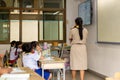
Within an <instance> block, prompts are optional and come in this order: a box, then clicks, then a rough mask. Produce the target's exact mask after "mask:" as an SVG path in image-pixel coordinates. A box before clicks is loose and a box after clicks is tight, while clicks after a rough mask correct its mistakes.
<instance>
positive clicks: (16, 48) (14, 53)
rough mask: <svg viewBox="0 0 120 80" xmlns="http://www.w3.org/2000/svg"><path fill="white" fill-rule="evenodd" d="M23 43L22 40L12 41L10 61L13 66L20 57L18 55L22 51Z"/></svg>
mask: <svg viewBox="0 0 120 80" xmlns="http://www.w3.org/2000/svg"><path fill="white" fill-rule="evenodd" d="M21 45H22V42H21V41H12V42H11V48H10V60H9V63H11V66H13V65H14V64H16V61H17V59H18V55H19V54H20V52H21V51H22V49H21V48H20V46H21Z"/></svg>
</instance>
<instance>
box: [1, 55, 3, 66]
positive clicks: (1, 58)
mask: <svg viewBox="0 0 120 80" xmlns="http://www.w3.org/2000/svg"><path fill="white" fill-rule="evenodd" d="M0 67H3V57H1V56H0Z"/></svg>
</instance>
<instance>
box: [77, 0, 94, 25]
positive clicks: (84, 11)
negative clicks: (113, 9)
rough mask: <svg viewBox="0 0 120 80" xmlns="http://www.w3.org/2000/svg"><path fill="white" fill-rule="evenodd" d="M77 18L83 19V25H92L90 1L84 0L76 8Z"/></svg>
mask: <svg viewBox="0 0 120 80" xmlns="http://www.w3.org/2000/svg"><path fill="white" fill-rule="evenodd" d="M78 16H79V17H81V18H82V19H83V25H90V24H91V23H92V3H91V0H86V1H85V2H83V3H80V4H79V6H78Z"/></svg>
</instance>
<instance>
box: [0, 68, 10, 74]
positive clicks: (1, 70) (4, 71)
mask: <svg viewBox="0 0 120 80" xmlns="http://www.w3.org/2000/svg"><path fill="white" fill-rule="evenodd" d="M11 71H12V68H1V67H0V75H2V74H5V73H10V72H11Z"/></svg>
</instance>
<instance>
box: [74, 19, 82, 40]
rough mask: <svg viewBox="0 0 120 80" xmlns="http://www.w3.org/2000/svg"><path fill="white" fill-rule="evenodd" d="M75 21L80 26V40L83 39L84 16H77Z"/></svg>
mask: <svg viewBox="0 0 120 80" xmlns="http://www.w3.org/2000/svg"><path fill="white" fill-rule="evenodd" d="M75 23H76V25H78V26H79V27H78V30H79V36H80V40H82V39H83V33H82V31H83V27H82V25H83V21H82V18H81V17H77V18H76V19H75Z"/></svg>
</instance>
